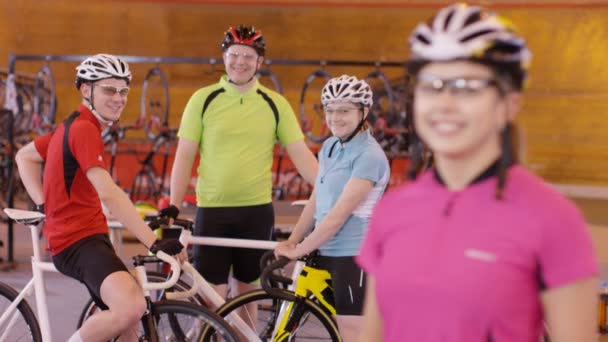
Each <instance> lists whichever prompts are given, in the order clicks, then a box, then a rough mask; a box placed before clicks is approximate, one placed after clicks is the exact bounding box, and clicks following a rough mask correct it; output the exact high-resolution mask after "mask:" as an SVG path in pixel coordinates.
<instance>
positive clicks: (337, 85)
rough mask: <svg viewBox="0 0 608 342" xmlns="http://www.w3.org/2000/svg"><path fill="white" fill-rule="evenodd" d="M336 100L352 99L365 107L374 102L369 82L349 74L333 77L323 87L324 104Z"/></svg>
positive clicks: (322, 98) (322, 97)
mask: <svg viewBox="0 0 608 342" xmlns="http://www.w3.org/2000/svg"><path fill="white" fill-rule="evenodd" d="M334 101H350V102H354V103H360V104H362V105H363V106H364V107H371V106H372V104H373V103H374V100H373V99H372V89H371V88H370V86H369V84H367V82H365V80H359V79H357V78H356V77H354V76H348V75H342V76H340V77H335V78H332V79H331V80H329V82H327V84H326V85H325V87H323V90H322V91H321V103H323V106H325V105H327V104H328V103H331V102H334Z"/></svg>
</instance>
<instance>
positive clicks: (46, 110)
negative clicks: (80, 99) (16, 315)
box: [27, 64, 57, 135]
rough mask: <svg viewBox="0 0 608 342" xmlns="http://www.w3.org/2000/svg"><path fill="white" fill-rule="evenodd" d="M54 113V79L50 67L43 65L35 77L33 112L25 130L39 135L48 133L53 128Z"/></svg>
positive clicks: (55, 110) (55, 107) (55, 108)
mask: <svg viewBox="0 0 608 342" xmlns="http://www.w3.org/2000/svg"><path fill="white" fill-rule="evenodd" d="M56 112H57V96H56V94H55V79H54V78H53V72H52V71H51V68H50V66H49V65H48V64H45V65H44V66H43V67H42V68H41V69H40V71H38V74H37V75H36V81H35V84H34V98H33V112H32V114H31V115H30V117H29V119H28V123H27V130H28V131H30V132H36V133H37V134H39V135H42V134H45V133H47V132H49V131H50V130H52V129H53V128H54V126H55V114H56Z"/></svg>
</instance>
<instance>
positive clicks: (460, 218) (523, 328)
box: [357, 165, 598, 342]
mask: <svg viewBox="0 0 608 342" xmlns="http://www.w3.org/2000/svg"><path fill="white" fill-rule="evenodd" d="M496 185H497V178H496V177H495V176H490V177H486V178H485V179H483V180H480V181H478V182H475V183H473V184H471V185H470V186H469V187H467V188H466V189H464V190H462V191H457V192H454V191H449V190H447V189H446V188H445V187H444V186H443V185H441V184H440V182H438V181H437V179H436V177H434V176H433V173H432V172H427V173H425V174H424V175H422V176H421V177H419V178H418V180H416V181H415V182H413V183H411V184H408V185H405V186H403V187H400V188H398V189H396V190H394V191H391V192H389V193H387V194H386V195H385V196H384V198H383V199H382V200H381V201H380V202H379V203H378V205H377V206H376V209H375V211H374V214H373V216H372V219H371V221H370V226H369V230H368V233H367V236H366V238H365V240H364V242H363V245H362V248H361V252H360V255H359V257H358V259H357V261H358V262H359V263H360V265H361V266H362V267H363V269H364V270H365V271H367V272H368V273H369V274H371V275H372V276H373V277H374V278H375V280H376V282H375V284H376V299H377V302H378V307H379V310H380V313H381V316H382V319H383V322H384V327H383V328H384V337H385V341H416V342H426V341H429V342H430V341H442V342H451V341H454V342H456V341H467V342H476V341H479V342H481V341H484V342H485V341H493V342H507V341H508V342H511V341H514V342H515V341H517V342H526V341H529V342H538V341H539V336H540V334H541V332H542V308H541V302H540V296H539V294H540V293H541V292H542V291H543V290H545V289H549V288H556V287H560V286H564V285H567V284H569V283H571V282H574V281H577V280H580V279H584V278H588V277H591V276H594V275H597V274H598V262H597V258H596V256H595V253H594V249H593V245H592V241H591V239H590V236H589V234H588V232H587V228H586V224H585V221H584V219H583V217H582V216H581V214H580V213H579V211H578V210H577V208H576V207H575V206H574V205H573V204H572V203H571V202H569V201H568V200H567V199H565V198H564V197H563V196H561V195H560V194H559V193H557V192H556V191H555V190H553V189H552V188H550V187H549V186H547V185H546V184H545V183H544V182H543V181H542V180H541V179H540V178H538V177H536V176H534V175H533V174H531V173H530V172H528V171H527V170H525V169H524V168H523V167H521V166H517V165H516V166H512V167H510V168H509V170H508V172H507V183H506V188H505V192H504V198H503V199H502V200H497V199H496V198H495V193H496Z"/></svg>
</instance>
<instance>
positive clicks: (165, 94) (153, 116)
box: [138, 66, 169, 140]
mask: <svg viewBox="0 0 608 342" xmlns="http://www.w3.org/2000/svg"><path fill="white" fill-rule="evenodd" d="M140 104H141V109H140V110H141V113H140V116H139V119H138V123H139V124H142V125H143V126H144V131H145V132H146V135H147V136H148V138H149V139H150V140H154V139H156V137H157V136H158V134H160V130H161V129H162V127H169V81H168V80H167V75H166V74H165V73H164V72H163V71H162V70H161V68H160V67H158V66H155V67H154V68H152V69H150V70H148V73H147V74H146V77H145V78H144V83H143V85H142V86H141V103H140Z"/></svg>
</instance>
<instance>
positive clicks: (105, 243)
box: [53, 234, 128, 310]
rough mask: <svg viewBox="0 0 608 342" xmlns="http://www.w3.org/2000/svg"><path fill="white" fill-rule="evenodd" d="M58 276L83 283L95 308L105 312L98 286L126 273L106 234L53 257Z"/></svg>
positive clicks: (71, 247) (76, 244)
mask: <svg viewBox="0 0 608 342" xmlns="http://www.w3.org/2000/svg"><path fill="white" fill-rule="evenodd" d="M53 264H54V265H55V267H56V268H57V270H59V272H61V273H63V274H65V275H67V276H68V277H70V278H74V279H76V280H78V281H80V282H81V283H83V284H84V285H85V286H86V287H87V289H88V290H89V293H90V294H91V297H92V298H93V300H94V301H95V304H97V306H98V307H100V308H101V309H102V310H107V309H108V306H107V305H106V304H105V303H104V302H103V300H102V299H101V293H100V291H101V284H102V283H103V281H104V280H105V279H106V277H107V276H109V275H110V274H112V273H114V272H120V271H125V272H128V270H127V267H126V266H125V264H124V263H123V262H122V261H121V260H120V258H119V257H118V255H116V252H115V251H114V247H112V243H111V242H110V239H109V237H108V235H107V234H94V235H91V236H88V237H85V238H83V239H81V240H78V241H76V242H75V243H73V244H72V245H70V246H69V247H67V248H66V249H64V250H62V251H61V252H60V253H59V254H57V255H55V256H53Z"/></svg>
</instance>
